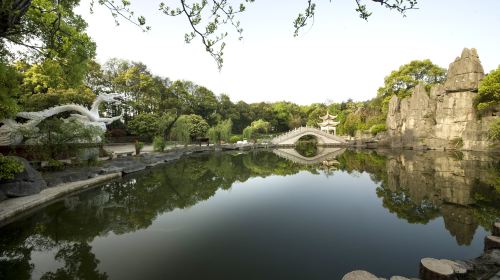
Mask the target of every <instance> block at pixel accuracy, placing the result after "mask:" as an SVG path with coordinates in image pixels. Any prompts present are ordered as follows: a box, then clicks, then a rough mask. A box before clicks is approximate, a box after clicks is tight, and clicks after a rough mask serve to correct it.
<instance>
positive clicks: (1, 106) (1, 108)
mask: <svg viewBox="0 0 500 280" xmlns="http://www.w3.org/2000/svg"><path fill="white" fill-rule="evenodd" d="M20 79H21V75H19V73H18V72H17V71H16V69H15V68H14V67H12V66H10V65H8V64H7V63H6V62H5V61H3V59H1V58H0V120H2V119H5V118H9V117H12V116H14V115H15V114H16V113H17V111H18V110H19V106H18V104H17V102H16V100H17V98H18V96H19V94H20Z"/></svg>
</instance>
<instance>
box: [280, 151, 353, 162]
mask: <svg viewBox="0 0 500 280" xmlns="http://www.w3.org/2000/svg"><path fill="white" fill-rule="evenodd" d="M344 151H345V149H343V148H326V147H325V148H321V147H320V148H318V154H317V155H315V156H313V157H305V156H303V155H301V154H299V153H298V152H297V151H296V150H295V149H276V150H273V152H274V153H275V154H276V155H278V156H279V157H282V158H286V159H288V160H291V161H293V162H296V163H299V164H305V165H309V164H318V163H322V162H323V161H325V160H332V159H335V158H336V157H337V156H339V155H341V154H342V153H344Z"/></svg>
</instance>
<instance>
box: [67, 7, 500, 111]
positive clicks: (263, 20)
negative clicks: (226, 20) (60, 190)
mask: <svg viewBox="0 0 500 280" xmlns="http://www.w3.org/2000/svg"><path fill="white" fill-rule="evenodd" d="M89 2H90V0H82V3H81V5H80V7H78V9H77V13H79V14H81V15H82V16H83V17H84V19H85V20H86V21H87V22H88V25H89V26H88V29H87V33H88V34H89V35H90V36H91V37H92V38H93V40H94V41H95V42H96V44H97V60H98V61H99V62H101V63H104V62H106V61H107V60H108V59H110V58H121V59H127V60H132V61H140V62H143V63H144V64H146V65H147V66H148V67H149V69H150V70H151V71H152V73H153V74H155V75H158V76H162V77H168V78H170V79H171V80H190V81H193V82H195V83H196V84H199V85H203V86H205V87H207V88H209V89H211V90H212V91H213V92H214V93H215V94H221V93H225V94H227V95H229V96H230V97H231V100H233V102H237V101H239V100H243V101H245V102H249V103H251V102H260V101H267V102H274V101H282V100H286V101H292V102H295V103H298V104H302V105H306V104H311V103H318V102H321V103H323V102H341V101H346V100H347V99H349V98H351V99H353V100H355V101H363V100H368V99H371V98H373V97H374V96H375V95H376V92H377V89H378V88H379V87H380V86H382V85H383V83H384V77H385V76H387V75H388V74H390V72H391V71H393V70H396V69H398V68H399V66H401V65H403V64H406V63H408V62H410V61H412V60H416V59H419V60H421V59H427V58H428V59H430V60H432V62H434V63H435V64H437V65H439V66H441V67H444V68H448V65H449V64H450V63H451V62H452V61H453V60H454V59H455V58H456V57H457V56H459V55H460V54H461V52H462V49H463V48H464V47H467V48H476V49H477V50H478V54H479V57H480V59H481V62H482V64H483V67H484V70H485V72H486V73H487V72H490V71H491V70H493V69H496V68H497V67H498V66H499V65H500V29H499V28H498V27H500V16H499V11H500V1H498V0H475V1H470V0H439V1H436V0H418V10H411V11H408V12H407V16H406V17H402V16H401V15H400V14H398V13H397V12H395V11H389V10H387V9H384V8H381V7H380V6H379V5H377V4H375V3H371V1H368V0H366V1H365V2H366V4H367V7H368V8H369V9H370V10H371V11H372V12H373V15H372V16H371V17H370V18H369V20H368V22H366V21H364V20H362V19H360V18H359V16H358V14H357V12H356V11H355V10H354V9H355V1H354V0H333V1H327V0H317V1H316V3H317V8H316V16H315V19H314V23H313V24H312V25H308V26H306V27H305V28H304V30H302V32H301V34H300V35H299V36H298V37H293V31H294V30H293V20H294V19H295V17H296V16H297V14H298V13H299V12H301V11H303V10H304V9H305V7H306V4H307V1H306V0H273V1H270V0H266V1H264V0H256V1H255V2H254V3H251V4H248V5H247V10H246V11H245V12H244V13H243V14H241V16H240V17H239V19H240V21H241V24H242V27H243V28H244V32H243V37H244V38H243V40H241V41H239V40H238V39H237V37H238V36H237V34H236V33H234V32H233V34H230V36H229V37H228V39H227V40H226V43H227V46H226V48H225V51H224V53H225V54H224V66H223V68H222V70H221V71H219V70H218V69H217V65H216V63H215V61H214V60H213V59H212V57H211V56H210V55H209V54H208V53H207V52H205V50H204V47H203V45H202V44H201V42H200V39H199V37H198V38H195V39H194V40H193V42H192V43H191V44H186V43H185V42H184V34H185V33H186V32H190V31H191V29H190V26H189V23H188V21H187V19H186V18H184V17H177V18H172V17H167V16H165V15H163V14H162V13H161V12H160V11H158V6H159V3H160V1H139V0H132V1H131V2H132V9H133V10H134V11H135V13H136V15H143V16H145V17H146V20H147V24H148V25H150V26H151V28H152V29H151V30H150V31H148V32H142V31H141V30H140V29H139V28H138V27H136V26H134V25H132V24H129V23H127V22H123V21H122V22H121V24H120V25H119V26H116V24H115V23H114V19H113V18H112V16H111V15H110V13H109V11H108V10H107V9H105V8H104V7H96V8H95V9H94V13H92V14H91V13H90V12H89ZM166 2H167V3H169V4H171V5H175V4H176V3H178V1H174V0H170V1H169V0H166ZM230 2H233V3H239V2H238V1H230ZM236 6H237V5H236Z"/></svg>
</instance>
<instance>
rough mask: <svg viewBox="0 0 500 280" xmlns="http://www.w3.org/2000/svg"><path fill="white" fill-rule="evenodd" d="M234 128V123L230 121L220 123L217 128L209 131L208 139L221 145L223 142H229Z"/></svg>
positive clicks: (214, 127)
mask: <svg viewBox="0 0 500 280" xmlns="http://www.w3.org/2000/svg"><path fill="white" fill-rule="evenodd" d="M232 127H233V122H232V121H231V120H230V119H228V120H224V121H222V122H219V123H218V124H217V125H216V126H213V127H211V128H210V129H208V132H207V135H208V138H210V141H212V142H214V143H216V144H219V145H220V144H221V142H222V141H224V142H229V138H230V137H231V130H232Z"/></svg>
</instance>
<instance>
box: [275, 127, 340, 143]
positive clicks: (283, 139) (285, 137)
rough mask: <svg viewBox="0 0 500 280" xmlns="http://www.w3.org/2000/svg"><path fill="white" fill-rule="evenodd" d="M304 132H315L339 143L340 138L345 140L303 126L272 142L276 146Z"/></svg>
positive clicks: (277, 137)
mask: <svg viewBox="0 0 500 280" xmlns="http://www.w3.org/2000/svg"><path fill="white" fill-rule="evenodd" d="M304 132H313V133H315V134H319V135H322V136H324V137H327V138H330V139H333V140H337V141H338V139H339V138H340V139H342V140H343V138H342V137H339V136H337V135H333V134H330V133H327V132H324V131H321V130H319V129H317V128H315V127H309V126H301V127H298V128H295V129H293V130H290V131H288V132H285V133H283V134H281V135H279V136H276V137H275V138H273V140H272V142H273V143H275V144H276V143H279V142H282V141H285V140H288V139H290V138H293V137H296V136H297V135H299V134H301V133H304Z"/></svg>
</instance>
